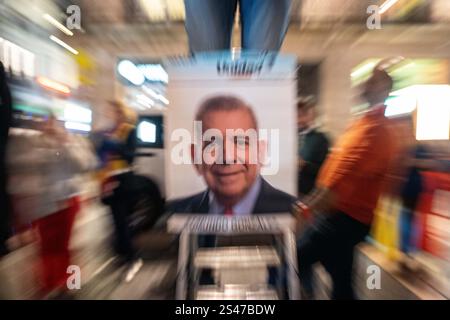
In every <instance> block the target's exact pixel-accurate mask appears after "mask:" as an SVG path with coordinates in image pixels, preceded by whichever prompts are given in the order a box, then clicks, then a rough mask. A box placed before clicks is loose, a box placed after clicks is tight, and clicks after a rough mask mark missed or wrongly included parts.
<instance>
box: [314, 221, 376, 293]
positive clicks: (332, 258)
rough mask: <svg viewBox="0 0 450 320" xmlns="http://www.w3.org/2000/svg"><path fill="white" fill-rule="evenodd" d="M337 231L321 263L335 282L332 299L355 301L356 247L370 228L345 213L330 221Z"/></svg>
mask: <svg viewBox="0 0 450 320" xmlns="http://www.w3.org/2000/svg"><path fill="white" fill-rule="evenodd" d="M330 225H331V226H332V228H333V229H334V230H335V232H334V233H333V237H332V238H330V239H329V240H330V243H329V247H328V251H327V254H326V255H325V257H324V259H323V260H322V261H321V262H322V264H323V266H324V267H325V269H326V270H327V271H328V273H329V274H330V276H331V279H332V281H333V292H332V299H335V300H353V299H355V295H354V292H353V283H352V276H353V254H354V248H355V246H356V245H357V244H358V243H359V242H361V241H363V240H364V238H365V237H366V235H367V234H368V232H369V230H370V227H369V226H367V225H364V224H362V223H360V222H358V221H356V220H354V219H352V218H351V217H349V216H347V215H346V214H344V213H338V214H336V216H335V218H334V219H333V220H332V221H330Z"/></svg>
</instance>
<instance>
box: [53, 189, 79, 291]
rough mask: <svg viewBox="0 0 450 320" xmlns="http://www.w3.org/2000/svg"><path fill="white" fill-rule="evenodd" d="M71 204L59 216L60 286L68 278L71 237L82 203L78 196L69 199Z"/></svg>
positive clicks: (58, 257) (57, 257)
mask: <svg viewBox="0 0 450 320" xmlns="http://www.w3.org/2000/svg"><path fill="white" fill-rule="evenodd" d="M69 201H70V206H69V207H68V208H67V209H65V210H63V211H62V212H61V214H60V216H59V221H58V229H59V234H58V235H57V236H58V239H55V240H57V241H58V242H59V243H60V246H59V248H58V251H57V252H56V256H55V258H56V259H57V260H56V261H55V263H56V265H55V268H56V270H55V271H54V272H55V274H56V281H57V283H58V285H59V286H65V283H66V281H67V278H68V273H67V268H68V267H69V265H70V249H69V244H70V237H71V235H72V227H73V224H74V222H75V216H76V214H77V213H78V211H79V209H80V203H79V200H78V198H77V197H74V198H72V199H70V200H69Z"/></svg>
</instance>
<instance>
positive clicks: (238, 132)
mask: <svg viewBox="0 0 450 320" xmlns="http://www.w3.org/2000/svg"><path fill="white" fill-rule="evenodd" d="M202 129H203V134H205V133H207V132H208V130H209V131H211V130H210V129H213V130H215V131H216V132H217V133H219V132H220V133H221V135H220V136H221V137H217V136H214V137H211V139H206V140H210V141H203V142H202V154H203V156H204V157H205V156H206V157H207V158H209V161H202V164H198V165H196V168H197V171H198V172H199V174H201V175H202V176H203V178H204V180H205V182H206V184H207V185H208V187H209V188H210V190H211V191H213V192H214V194H215V195H216V196H217V197H218V198H222V199H224V200H225V201H228V200H229V201H231V202H235V201H238V200H239V199H241V198H242V197H243V196H244V195H245V194H246V192H247V191H248V190H249V189H250V187H251V186H252V184H253V183H254V182H255V179H256V177H257V176H258V174H259V170H260V165H259V160H258V150H259V148H260V147H259V143H260V142H259V141H258V139H257V135H253V136H249V135H247V134H246V133H248V132H255V133H256V123H255V120H254V119H253V117H252V116H251V114H250V113H249V112H248V111H247V110H245V109H236V110H217V111H211V112H208V113H207V114H205V115H204V117H203V119H202ZM231 132H232V134H230V133H231ZM218 150H220V151H218ZM204 160H205V159H204ZM233 200H235V201H233Z"/></svg>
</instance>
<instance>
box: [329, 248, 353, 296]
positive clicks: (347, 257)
mask: <svg viewBox="0 0 450 320" xmlns="http://www.w3.org/2000/svg"><path fill="white" fill-rule="evenodd" d="M333 248H334V249H333V250H332V251H329V255H327V256H326V258H325V259H324V260H323V261H322V263H323V265H324V267H325V269H326V270H327V271H328V273H329V274H330V276H331V279H332V281H333V291H332V294H331V298H332V299H333V300H354V299H355V295H354V292H353V284H352V274H353V250H354V246H352V245H349V244H348V243H344V242H342V243H340V244H339V245H335V246H333Z"/></svg>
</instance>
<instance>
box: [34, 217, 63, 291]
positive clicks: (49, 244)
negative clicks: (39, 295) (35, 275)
mask: <svg viewBox="0 0 450 320" xmlns="http://www.w3.org/2000/svg"><path fill="white" fill-rule="evenodd" d="M54 220H55V217H54V215H53V214H52V215H49V216H46V217H44V218H41V219H39V220H37V221H36V222H35V225H36V227H37V231H38V233H39V243H40V270H39V275H40V282H41V286H42V289H43V291H44V294H47V293H49V292H50V291H52V290H53V289H54V288H55V286H56V280H55V279H56V277H55V273H54V270H55V267H54V265H55V255H54V252H55V251H57V246H58V244H57V242H56V241H55V238H56V236H55V233H56V230H57V227H56V226H55V223H54Z"/></svg>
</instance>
